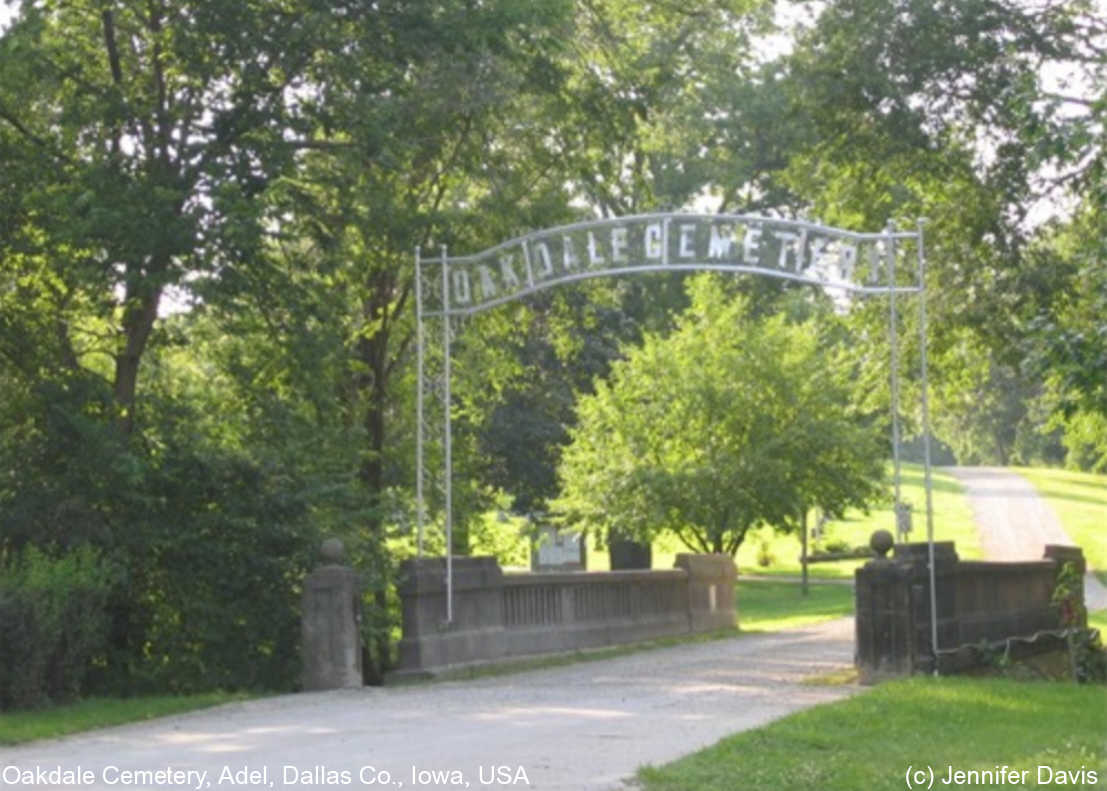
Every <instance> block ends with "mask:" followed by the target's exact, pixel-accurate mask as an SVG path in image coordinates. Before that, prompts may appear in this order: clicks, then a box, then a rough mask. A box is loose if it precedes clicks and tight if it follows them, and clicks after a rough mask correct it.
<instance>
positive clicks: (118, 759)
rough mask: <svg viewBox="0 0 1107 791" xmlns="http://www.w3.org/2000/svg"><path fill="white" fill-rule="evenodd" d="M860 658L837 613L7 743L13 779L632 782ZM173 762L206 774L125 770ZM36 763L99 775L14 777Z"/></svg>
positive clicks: (754, 721) (254, 783)
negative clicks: (457, 677) (649, 646)
mask: <svg viewBox="0 0 1107 791" xmlns="http://www.w3.org/2000/svg"><path fill="white" fill-rule="evenodd" d="M852 662H853V621H852V619H839V620H836V621H832V622H828V623H824V624H821V625H818V626H814V627H809V628H806V629H801V630H795V631H789V632H780V633H775V634H756V633H751V634H749V635H743V636H740V637H736V638H732V639H727V640H718V641H713V642H709V643H701V644H695V645H683V646H676V647H671V648H663V649H654V650H650V651H643V652H639V653H636V654H633V655H628V656H625V657H620V658H616V659H607V660H602V661H594V662H580V663H576V664H572V665H566V666H562V667H558V668H551V669H547V670H538V671H528V672H524V673H516V674H512V675H505V676H499V677H492V678H486V679H481V680H476V681H467V682H443V683H435V684H425V685H419V686H413V687H398V688H384V689H379V688H367V689H363V690H352V691H340V692H326V693H312V694H299V695H285V696H281V697H275V698H267V699H263V700H257V701H249V702H245V703H236V704H231V705H227V706H222V707H219V708H216V709H210V710H207V711H200V712H193V713H191V714H186V715H182V716H177V717H170V718H166V719H163V720H157V721H153V722H148V723H142V724H135V725H127V726H123V727H119V728H111V729H107V730H102V731H96V732H92V733H87V734H83V735H78V736H74V737H70V738H66V739H60V740H57V741H49V742H39V743H33V744H30V745H27V746H22V747H16V748H0V787H5V786H6V787H16V788H18V787H31V785H32V782H33V786H34V787H36V788H94V789H105V788H111V789H120V788H121V787H127V788H150V789H167V788H201V789H203V788H223V789H229V788H232V787H237V788H247V787H249V788H299V787H319V786H328V787H333V786H349V787H352V788H360V787H369V788H407V789H431V788H456V787H461V788H465V787H472V788H475V789H482V788H512V787H517V788H527V787H528V785H527V782H529V787H530V788H534V789H565V790H566V791H570V790H571V791H590V790H594V789H595V790H598V789H617V788H625V784H624V779H625V778H627V777H628V776H630V775H631V774H633V772H634V771H635V769H636V768H637V767H638V766H640V765H641V764H643V763H655V764H659V763H665V762H667V761H670V760H672V759H674V758H677V757H679V756H681V755H684V754H686V753H689V752H692V751H694V750H697V749H699V748H701V747H704V746H706V745H709V744H712V743H714V742H715V741H717V740H719V739H720V738H722V737H723V736H726V735H728V734H730V733H733V732H735V731H738V730H743V729H746V728H751V727H755V726H758V725H761V724H763V723H766V722H768V721H770V720H773V719H776V718H778V717H781V716H783V715H785V714H788V713H789V712H792V711H795V710H796V709H800V708H803V707H807V706H810V705H813V704H816V703H822V702H825V701H831V700H837V699H840V698H842V697H845V696H847V695H849V694H851V693H852V692H854V691H855V690H856V687H852V686H816V685H809V684H803V683H801V682H802V680H803V679H805V678H807V677H810V676H812V675H818V674H823V673H827V672H830V671H833V670H836V669H840V668H843V667H848V666H851V665H852ZM12 767H16V768H15V769H13V768H12ZM169 769H172V770H174V771H180V772H182V773H183V772H190V771H191V772H196V773H206V774H204V775H203V776H200V775H199V774H193V775H191V776H188V777H181V778H180V779H181V780H182V781H183V782H161V780H162V779H163V778H158V777H147V776H142V775H140V776H138V777H137V780H136V782H133V783H127V779H126V777H125V776H124V775H123V774H122V773H124V772H135V771H140V772H141V771H158V770H169ZM37 770H43V771H46V772H49V771H50V770H60V771H70V772H77V771H78V770H80V771H87V772H88V773H89V774H88V775H87V779H88V780H90V782H86V783H82V784H80V785H78V784H77V783H75V782H62V783H53V782H51V780H52V778H51V777H49V776H46V775H41V776H39V777H33V776H25V775H19V776H20V777H26V779H27V780H30V781H32V782H28V783H22V782H15V783H12V782H6V781H10V780H11V779H13V778H16V779H18V777H17V775H15V774H13V773H16V772H20V773H21V772H27V771H32V772H34V771H37ZM432 771H438V772H446V773H450V772H458V773H459V774H457V775H446V776H443V775H441V774H440V775H439V776H438V780H439V781H440V780H443V779H444V780H446V781H447V782H438V781H435V780H434V778H433V776H432V775H430V774H428V772H432ZM236 772H237V773H239V774H238V775H237V778H238V779H242V780H249V781H250V782H248V783H239V784H235V783H232V782H230V781H231V780H234V779H236V775H235V773H236ZM243 772H246V773H249V772H253V773H255V774H254V775H253V777H248V776H247V775H246V774H243ZM386 773H387V776H386ZM221 778H222V782H220V780H221ZM80 779H81V777H80V776H77V777H70V778H68V780H70V781H72V780H80ZM166 779H172V778H166ZM347 779H348V780H349V782H348V783H347V782H345V781H346V780H347ZM490 779H491V780H493V781H494V782H488V783H482V780H486V781H487V780H490ZM524 779H525V780H526V781H527V782H523V781H524ZM147 780H148V781H149V782H142V781H147ZM421 780H422V781H426V782H420V781H421ZM451 780H460V781H462V782H461V783H459V784H457V785H451V784H450V782H449V781H451ZM370 781H373V782H372V783H371V782H370ZM515 781H517V782H515ZM465 783H468V784H469V785H468V786H467V785H465Z"/></svg>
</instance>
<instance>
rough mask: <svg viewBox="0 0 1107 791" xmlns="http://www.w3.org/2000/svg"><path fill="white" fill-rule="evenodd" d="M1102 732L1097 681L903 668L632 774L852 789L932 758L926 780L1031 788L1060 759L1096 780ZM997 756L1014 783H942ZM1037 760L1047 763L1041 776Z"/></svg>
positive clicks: (1106, 770)
mask: <svg viewBox="0 0 1107 791" xmlns="http://www.w3.org/2000/svg"><path fill="white" fill-rule="evenodd" d="M1105 734H1107V688H1105V687H1102V686H1077V685H1075V684H1067V683H1046V682H1037V683H1031V682H1017V681H1009V680H1004V679H967V678H941V679H933V678H912V679H906V680H902V681H896V682H890V683H887V684H882V685H880V686H879V687H876V688H874V689H872V690H869V691H868V692H865V693H863V694H859V695H856V696H855V697H852V698H850V699H848V700H844V701H840V702H837V703H831V704H825V705H822V706H816V707H814V708H812V709H808V710H806V711H802V712H799V713H797V714H793V715H791V716H789V717H786V718H784V719H781V720H778V721H776V722H774V723H771V724H769V725H767V726H764V727H762V728H758V729H755V730H750V731H744V732H742V733H738V734H735V735H733V736H729V737H727V738H725V739H723V740H722V741H720V742H719V743H718V744H716V745H714V746H713V747H709V748H707V749H705V750H702V751H700V752H698V753H694V754H692V755H689V756H687V757H685V758H682V759H680V760H678V761H675V762H673V763H670V764H667V765H665V766H662V767H658V768H653V767H644V768H643V769H641V770H640V771H639V774H638V776H639V780H640V781H641V782H642V785H643V787H644V789H645V791H678V790H681V789H688V791H693V789H694V791H740V790H741V789H774V790H775V791H788V790H789V789H795V790H796V791H810V790H811V789H820V790H821V791H857V789H869V788H872V789H897V788H898V789H903V788H907V787H908V786H907V784H906V779H907V770H908V767H913V768H914V770H916V771H918V770H922V771H924V772H928V770H929V769H931V768H932V769H933V771H934V773H935V779H934V784H933V787H934V788H949V787H953V786H955V785H960V786H961V787H972V788H980V787H992V786H1000V785H1002V787H1003V788H1035V789H1037V788H1040V787H1041V786H1040V785H1039V782H1038V781H1039V779H1042V780H1045V779H1047V778H1048V779H1049V780H1050V785H1051V786H1052V785H1056V784H1057V777H1058V776H1057V774H1056V773H1057V772H1058V771H1061V770H1064V771H1067V772H1073V773H1077V775H1076V777H1075V779H1076V780H1079V781H1083V784H1082V785H1081V783H1080V782H1074V777H1073V776H1072V775H1068V776H1066V781H1067V782H1066V785H1067V786H1071V785H1081V787H1084V788H1088V787H1097V788H1103V787H1107V742H1105V739H1104V735H1105ZM1003 765H1007V766H1008V767H1010V768H1012V769H1015V770H1016V771H1018V772H1019V773H1020V774H1019V777H1018V779H1019V781H1020V782H1014V783H1012V782H1009V776H1008V781H1007V782H1004V783H1002V784H1001V783H999V782H987V780H988V778H987V776H985V775H977V779H978V780H981V781H983V782H961V783H960V784H958V783H957V782H956V777H955V778H954V780H955V782H950V783H943V782H942V780H943V779H944V778H946V777H947V775H948V773H949V772H950V771H951V768H952V771H954V772H956V771H964V772H967V771H969V770H976V771H978V772H979V771H983V770H989V771H993V772H994V771H995V770H996V768H997V767H999V766H1003ZM1039 766H1044V767H1047V769H1046V770H1042V775H1041V777H1039V775H1038V772H1039V770H1038V767H1039ZM1024 770H1025V771H1026V774H1025V775H1023V774H1021V773H1022V772H1023V771H1024ZM1080 772H1083V774H1079V773H1080ZM1091 772H1094V773H1095V775H1096V777H1095V780H1092V779H1091V775H1090V773H1091ZM965 777H966V778H971V776H968V775H966V776H965ZM1089 781H1090V782H1089ZM915 787H916V788H917V787H920V786H915ZM921 788H927V785H926V783H925V782H924V783H923V784H922V785H921Z"/></svg>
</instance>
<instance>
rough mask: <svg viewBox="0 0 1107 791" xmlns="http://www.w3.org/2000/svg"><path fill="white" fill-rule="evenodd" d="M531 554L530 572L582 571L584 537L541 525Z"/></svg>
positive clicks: (583, 564)
mask: <svg viewBox="0 0 1107 791" xmlns="http://www.w3.org/2000/svg"><path fill="white" fill-rule="evenodd" d="M534 544H535V545H534V551H533V552H532V553H531V570H532V571H584V568H585V557H586V555H585V546H584V536H582V535H580V534H579V533H568V532H565V531H562V530H557V529H556V528H553V527H549V526H546V525H543V526H542V527H540V528H538V536H537V538H536V539H535V542H534Z"/></svg>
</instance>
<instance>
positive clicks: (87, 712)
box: [0, 692, 249, 744]
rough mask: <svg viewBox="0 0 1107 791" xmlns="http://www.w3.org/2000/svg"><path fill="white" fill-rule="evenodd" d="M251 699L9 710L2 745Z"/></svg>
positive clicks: (219, 695) (2, 717)
mask: <svg viewBox="0 0 1107 791" xmlns="http://www.w3.org/2000/svg"><path fill="white" fill-rule="evenodd" d="M248 697H249V695H246V694H245V693H235V694H229V693H226V692H207V693H202V694H198V695H181V696H175V695H166V696H160V697H138V698H89V699H87V700H82V701H79V702H77V703H68V704H65V705H62V706H54V707H52V708H48V709H34V710H30V711H7V712H4V713H3V714H0V744H20V743H21V742H29V741H33V740H35V739H52V738H56V737H58V736H65V735H67V734H70V733H78V732H80V731H88V730H92V729H94V728H105V727H107V726H109V725H122V724H124V723H128V722H140V721H142V720H150V719H154V718H155V717H164V716H166V715H169V714H180V713H182V712H186V711H192V710H194V709H203V708H208V707H209V706H218V705H220V704H222V703H229V702H231V701H236V700H245V699H247V698H248Z"/></svg>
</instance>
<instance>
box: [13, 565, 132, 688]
mask: <svg viewBox="0 0 1107 791" xmlns="http://www.w3.org/2000/svg"><path fill="white" fill-rule="evenodd" d="M0 568H2V571H3V573H2V574H0V709H9V708H29V707H35V706H41V705H45V704H47V703H50V702H58V701H64V700H71V699H73V698H76V697H77V696H79V695H80V694H81V693H82V692H83V691H84V685H85V681H86V679H87V676H88V671H89V668H90V666H91V664H92V662H93V661H94V660H95V659H97V658H100V657H102V656H103V655H104V651H105V648H106V645H107V633H108V616H107V602H108V596H109V593H110V590H111V587H112V585H113V582H114V580H115V578H116V573H115V572H114V567H113V566H112V564H110V563H108V562H107V561H105V560H104V558H103V557H102V556H101V555H100V554H99V553H98V552H96V551H95V550H93V549H91V548H89V547H79V548H76V549H72V550H69V551H68V552H65V553H63V554H60V555H57V556H51V555H50V554H48V553H46V552H43V551H42V550H40V549H38V548H36V547H34V546H27V547H25V548H24V549H23V550H22V551H21V552H19V553H13V554H12V555H11V556H10V557H8V558H6V559H4V560H3V562H2V564H0Z"/></svg>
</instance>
